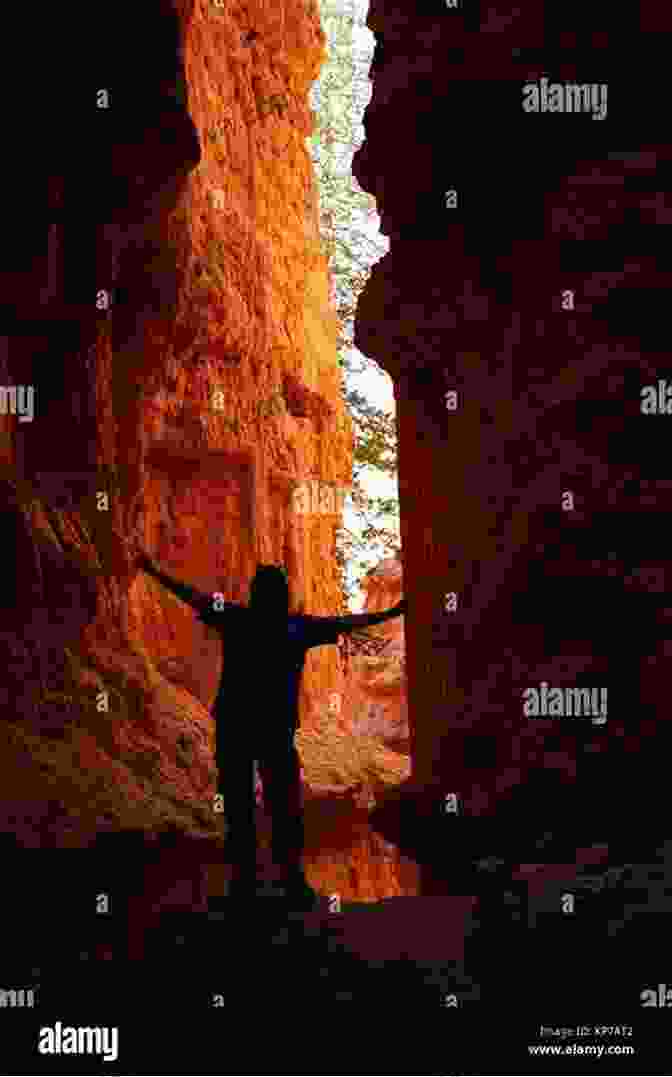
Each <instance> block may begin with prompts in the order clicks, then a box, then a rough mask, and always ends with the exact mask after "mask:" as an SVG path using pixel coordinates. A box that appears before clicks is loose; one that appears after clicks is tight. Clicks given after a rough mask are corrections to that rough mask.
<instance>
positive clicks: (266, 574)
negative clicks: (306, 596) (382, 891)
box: [250, 565, 289, 617]
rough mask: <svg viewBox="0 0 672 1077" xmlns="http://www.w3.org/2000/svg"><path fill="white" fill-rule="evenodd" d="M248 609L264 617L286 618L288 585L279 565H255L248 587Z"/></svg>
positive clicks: (284, 573)
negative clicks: (255, 568) (250, 583)
mask: <svg viewBox="0 0 672 1077" xmlns="http://www.w3.org/2000/svg"><path fill="white" fill-rule="evenodd" d="M250 609H251V610H252V611H253V612H254V613H259V614H261V615H262V616H264V617H266V616H267V617H276V616H281V617H287V616H288V614H289V584H288V582H287V573H286V572H285V570H284V568H281V567H280V566H279V565H257V571H256V572H255V574H254V579H253V580H252V585H251V587H250Z"/></svg>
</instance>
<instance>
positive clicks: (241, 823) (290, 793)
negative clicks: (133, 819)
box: [139, 554, 406, 904]
mask: <svg viewBox="0 0 672 1077" xmlns="http://www.w3.org/2000/svg"><path fill="white" fill-rule="evenodd" d="M139 566H140V568H143V569H144V570H145V571H146V572H149V573H151V574H152V575H153V576H155V577H156V579H158V580H159V581H160V582H161V583H163V584H164V586H166V587H167V588H168V589H169V590H170V591H172V592H173V594H175V595H177V596H178V598H181V599H182V600H183V601H184V602H188V603H189V605H191V606H193V608H194V609H195V610H196V611H197V613H198V615H199V617H200V619H201V621H203V622H204V623H205V624H206V625H209V626H211V627H214V628H216V629H217V630H218V631H219V632H220V634H221V635H222V638H223V640H224V641H225V650H224V669H223V671H222V679H221V683H220V686H219V690H218V693H217V698H216V700H215V705H214V715H215V722H216V731H217V741H216V743H217V748H216V752H217V755H216V759H217V766H218V768H219V786H218V788H219V791H220V793H221V794H222V796H223V798H224V808H225V814H226V816H227V821H228V824H229V831H228V836H227V841H228V845H229V850H230V855H231V861H232V864H233V866H234V878H233V880H232V887H231V893H235V894H243V895H245V894H253V893H254V890H255V882H256V833H255V815H254V806H255V803H254V802H255V797H254V773H253V771H254V760H255V759H256V760H257V763H258V766H259V771H260V774H261V779H262V782H263V786H264V799H265V802H266V804H267V805H268V807H269V810H270V813H271V819H272V824H273V837H272V851H273V859H274V861H275V863H276V864H277V865H278V866H279V865H282V866H283V869H284V874H285V879H284V881H285V885H286V890H287V894H288V896H289V897H290V898H291V899H292V900H293V901H296V902H297V903H300V904H303V903H304V902H310V901H311V900H314V899H315V897H316V895H315V893H314V891H312V890H311V888H310V887H309V886H308V884H307V882H306V880H305V878H304V875H303V870H302V864H301V855H302V852H303V812H302V805H301V777H300V764H299V758H298V754H297V751H296V749H295V747H294V734H295V732H296V729H297V726H298V721H299V713H298V708H299V686H300V682H301V673H302V671H303V666H304V662H305V658H306V651H307V650H308V648H309V647H319V646H321V645H324V644H333V643H337V641H338V637H339V636H340V635H341V634H342V633H345V632H352V631H354V630H355V629H358V628H367V627H369V626H370V625H377V624H381V623H382V622H383V621H387V620H388V619H389V618H391V617H399V616H400V615H401V614H402V613H405V612H406V600H405V599H403V600H402V601H401V602H400V603H399V604H398V605H397V606H395V607H394V608H393V609H390V610H385V611H383V612H381V613H361V614H351V615H349V616H345V617H313V616H309V615H307V614H290V612H289V589H288V586H287V577H286V574H285V572H284V570H283V569H281V568H279V567H277V566H274V565H258V566H257V571H256V574H255V576H254V579H253V580H252V586H251V590H250V602H249V606H242V605H238V604H236V603H233V602H222V601H221V600H220V601H219V602H218V605H220V606H223V608H222V609H219V610H216V609H215V608H214V605H215V602H214V599H213V596H212V594H204V593H203V592H201V591H197V590H195V589H194V588H193V587H189V586H188V585H187V584H184V583H179V582H178V581H177V580H174V579H172V577H170V576H167V575H166V574H165V573H164V572H161V570H160V569H158V568H157V567H156V565H155V564H154V563H153V562H152V560H151V559H150V558H149V557H148V556H147V555H146V554H143V556H142V557H141V558H140V560H139Z"/></svg>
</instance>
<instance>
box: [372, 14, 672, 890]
mask: <svg viewBox="0 0 672 1077" xmlns="http://www.w3.org/2000/svg"><path fill="white" fill-rule="evenodd" d="M486 6H487V11H486ZM671 22H672V20H671V19H670V16H669V13H667V12H665V11H662V10H661V9H660V8H659V7H657V6H656V5H655V4H653V3H649V2H645V3H643V4H630V3H625V4H621V5H619V7H618V8H616V7H615V6H614V5H593V6H592V7H590V8H587V7H586V5H581V4H576V3H568V4H561V5H557V4H555V5H543V4H539V3H537V2H536V0H535V2H527V0H524V2H522V3H520V4H518V5H517V6H516V9H515V11H513V10H508V9H507V11H506V13H504V12H501V11H500V10H499V9H497V8H496V7H493V6H492V5H479V4H478V3H474V4H471V3H467V2H466V0H457V2H455V3H449V4H446V3H436V4H434V3H431V2H429V3H426V4H423V5H416V4H411V3H405V2H404V0H372V2H371V5H370V9H369V15H368V20H367V25H368V26H369V28H370V29H371V30H372V31H373V33H374V34H375V37H376V50H375V53H374V58H373V63H372V66H371V79H372V81H373V93H372V98H371V101H370V104H369V105H368V107H367V109H366V114H365V119H364V126H365V131H366V140H365V142H364V143H363V145H362V147H361V148H360V149H359V150H358V152H357V154H356V155H355V160H354V166H353V172H354V175H355V177H356V178H357V180H358V181H359V183H360V185H361V186H362V187H363V188H364V189H365V190H366V191H368V192H371V193H372V194H374V195H375V196H376V199H377V205H378V212H379V214H380V217H381V230H382V232H383V233H384V234H385V235H387V236H389V238H390V251H389V253H387V254H386V255H385V256H384V257H383V258H382V259H381V260H380V261H379V262H378V263H377V264H376V265H375V267H374V269H373V271H372V273H371V276H370V278H369V280H368V282H367V284H366V287H365V289H364V291H363V292H362V294H361V296H360V299H359V305H358V312H357V317H356V332H355V343H356V346H357V347H358V348H359V349H360V350H361V351H363V352H364V353H365V354H367V355H368V356H370V357H372V358H374V359H375V360H376V361H377V362H378V363H380V365H381V366H382V367H384V368H385V369H386V370H387V371H388V373H389V374H390V375H391V376H392V378H393V380H394V384H395V396H396V400H397V408H398V421H399V484H400V507H401V532H402V539H403V557H404V580H405V589H406V593H407V596H408V613H407V617H406V621H407V629H408V631H407V636H406V640H407V677H408V707H409V722H410V741H411V757H412V768H413V773H412V776H411V778H410V779H409V781H408V782H407V783H405V786H404V788H403V790H401V791H400V793H399V795H398V796H397V797H396V798H388V799H387V802H386V803H385V804H384V805H383V806H381V807H380V808H379V810H378V811H377V812H375V813H374V816H373V818H374V823H375V825H376V826H377V827H378V828H379V829H380V830H381V831H382V833H384V834H385V835H386V837H388V838H390V839H391V840H393V841H395V840H396V841H399V842H400V843H401V846H402V849H404V850H405V851H406V852H407V853H408V854H409V855H411V856H415V857H417V859H418V860H419V861H420V862H421V863H422V865H423V893H434V892H436V893H445V892H446V891H447V890H450V889H451V888H453V889H454V888H456V887H458V886H462V885H464V880H463V879H461V878H460V871H461V867H460V864H461V857H462V854H464V858H466V861H469V860H470V859H474V858H475V857H477V856H479V855H485V854H500V855H501V856H502V857H504V858H509V859H511V860H513V861H517V860H518V861H520V860H528V861H535V860H538V861H543V860H547V861H551V860H557V859H558V857H559V858H560V859H562V858H563V855H564V853H567V851H569V858H570V859H572V860H573V856H574V854H573V850H574V849H575V848H576V847H577V846H582V845H583V846H590V845H591V844H592V843H593V842H595V841H598V842H599V841H601V840H605V839H606V840H608V841H609V842H610V844H612V843H613V844H614V845H615V846H618V845H619V843H620V846H621V849H623V848H624V847H625V846H626V845H627V843H628V841H631V842H637V841H641V840H647V841H649V840H655V835H656V834H658V827H659V825H662V823H661V821H662V820H664V816H665V811H664V808H663V807H662V803H661V795H662V793H661V790H662V789H663V788H664V784H665V783H664V768H665V766H666V762H667V758H668V751H667V735H666V733H665V729H666V724H665V721H664V719H665V718H666V710H667V703H666V693H665V686H664V672H663V670H664V660H665V658H666V657H667V656H668V651H669V642H668V636H669V629H668V627H667V626H668V624H669V609H667V608H666V607H667V606H668V604H669V603H668V598H667V596H668V594H669V591H670V579H669V555H668V551H667V546H668V540H667V534H668V527H667V523H668V521H669V512H670V508H671V505H670V489H671V487H670V482H669V479H668V478H667V476H666V470H665V466H664V463H663V461H664V460H665V459H666V456H667V450H666V446H667V441H668V435H667V432H666V431H667V427H666V423H667V422H669V421H670V420H669V419H666V418H665V417H664V413H663V411H661V410H659V412H658V414H655V413H651V412H650V413H649V414H646V413H644V412H643V410H642V409H641V408H640V404H641V403H642V390H643V389H644V387H646V386H653V387H654V391H655V387H656V385H657V384H658V381H659V380H660V379H663V380H664V379H665V378H666V377H667V378H668V383H669V378H670V373H671V370H672V368H670V360H669V344H670V340H669V337H670V332H669V326H668V322H667V319H666V318H665V316H664V313H665V307H666V303H667V296H668V294H669V292H668V290H669V288H670V286H671V285H672V273H671V272H670V271H671V269H672V267H671V266H670V263H669V256H668V254H667V253H666V251H667V244H666V236H667V233H666V230H665V227H664V225H666V224H668V223H669V197H670V195H669V192H670V189H671V184H670V174H671V173H670V159H671V156H672V151H671V149H670V145H669V144H668V143H666V142H665V138H666V131H667V118H666V117H665V114H664V110H663V108H662V106H661V104H660V102H661V100H662V98H663V97H664V93H665V91H664V88H663V84H662V82H661V81H660V80H661V77H662V76H661V74H660V72H661V71H662V68H663V66H664V65H663V56H664V54H665V51H666V50H667V48H668V47H669V41H670V38H669V31H670V29H671ZM546 76H547V77H548V82H549V83H558V82H560V83H562V84H564V83H572V82H574V83H577V84H580V85H584V84H585V85H588V86H589V87H590V86H595V87H597V88H598V90H599V88H600V87H602V86H605V85H606V86H607V87H608V109H607V110H606V114H605V115H603V116H599V115H597V114H596V113H595V112H592V113H589V112H588V111H586V110H585V109H584V111H583V112H582V113H581V114H579V113H577V112H576V111H574V112H571V111H569V110H566V111H565V113H564V114H562V115H560V114H558V111H559V109H558V107H557V98H554V101H555V107H551V106H550V105H549V107H548V108H544V109H543V110H542V108H541V106H540V105H539V102H540V101H541V100H542V98H541V97H539V96H538V98H537V103H538V105H539V107H538V110H537V113H536V114H534V113H533V112H530V111H529V110H526V109H524V108H523V107H522V100H523V97H522V92H523V88H524V87H525V86H526V85H527V84H530V83H532V84H534V85H536V86H537V87H538V85H539V83H540V80H541V79H542V77H546ZM525 92H526V93H529V92H530V91H525ZM537 92H538V94H540V92H541V91H539V90H537ZM600 92H601V91H600ZM528 100H529V98H528ZM553 112H555V113H556V114H553ZM476 132H477V136H476V137H475V133H476ZM402 162H403V163H404V167H401V163H402ZM406 162H409V163H410V164H409V167H406ZM542 682H545V683H546V685H547V686H548V687H549V688H555V689H560V690H561V693H560V698H561V700H564V699H565V695H564V691H565V689H567V688H585V689H593V688H595V689H598V691H599V692H600V693H601V692H602V691H603V690H605V689H606V690H607V700H608V703H607V711H608V716H607V720H606V722H593V721H592V720H591V719H590V718H586V717H584V718H571V717H558V715H559V714H561V713H562V712H561V711H558V710H557V709H556V710H555V711H546V712H545V714H544V713H542V714H541V715H540V716H539V717H536V718H535V717H529V716H528V715H527V714H525V713H524V711H523V699H524V698H525V699H527V698H528V697H524V696H523V693H524V692H526V691H527V690H528V689H530V688H535V689H537V690H540V685H541V684H542ZM601 698H603V697H601V696H600V699H601ZM528 713H529V712H528ZM667 725H669V723H667ZM659 809H660V811H659ZM656 820H657V821H658V822H656ZM628 835H630V837H628ZM631 852H632V850H631ZM624 855H625V854H624ZM565 859H567V857H565ZM467 885H471V884H467ZM467 892H473V891H469V890H468V891H467Z"/></svg>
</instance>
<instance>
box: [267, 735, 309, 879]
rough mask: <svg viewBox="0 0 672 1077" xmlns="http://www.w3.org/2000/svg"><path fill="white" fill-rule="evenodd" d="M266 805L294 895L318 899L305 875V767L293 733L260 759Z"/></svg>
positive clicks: (278, 860)
mask: <svg viewBox="0 0 672 1077" xmlns="http://www.w3.org/2000/svg"><path fill="white" fill-rule="evenodd" d="M259 771H260V773H261V780H262V782H263V785H264V802H265V804H266V806H267V809H268V811H269V812H270V815H271V819H272V825H273V837H272V853H273V860H274V863H275V864H276V866H277V867H278V868H279V869H280V871H281V874H282V876H283V879H284V882H285V887H286V889H287V891H288V893H289V894H290V896H292V897H294V896H297V897H299V898H303V897H305V898H306V899H308V898H310V899H314V898H315V894H314V892H313V891H312V890H311V889H310V888H309V887H308V884H307V883H306V880H305V877H304V874H303V864H302V854H303V805H302V795H301V764H300V761H299V757H298V753H297V751H296V748H295V747H294V735H293V731H292V733H291V735H290V734H286V735H284V736H279V737H275V738H272V739H270V740H269V741H267V742H266V744H265V745H264V750H263V752H262V753H261V756H260V758H259Z"/></svg>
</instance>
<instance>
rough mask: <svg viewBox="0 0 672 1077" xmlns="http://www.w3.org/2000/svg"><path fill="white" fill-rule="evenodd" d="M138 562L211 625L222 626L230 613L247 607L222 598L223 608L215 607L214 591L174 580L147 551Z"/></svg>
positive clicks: (139, 565) (205, 622) (221, 605)
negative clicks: (198, 588)
mask: <svg viewBox="0 0 672 1077" xmlns="http://www.w3.org/2000/svg"><path fill="white" fill-rule="evenodd" d="M137 563H138V567H139V568H141V569H143V570H144V571H145V572H148V573H149V574H150V575H151V576H154V578H155V579H157V580H159V582H160V583H162V584H163V585H164V587H167V589H168V590H169V591H172V593H173V594H174V595H177V597H178V598H181V599H182V601H183V602H186V603H188V605H190V606H191V607H192V608H193V609H194V610H195V611H196V613H197V614H198V616H199V618H200V620H201V621H203V623H204V624H206V625H208V626H210V627H213V626H214V627H216V628H221V626H222V624H223V623H224V618H225V617H226V615H227V614H228V613H230V612H231V611H234V612H237V611H239V610H244V609H245V608H246V607H245V606H239V605H237V604H236V603H235V602H224V603H223V604H222V602H221V600H218V602H217V605H218V606H220V607H222V608H220V609H217V608H215V596H214V594H213V593H212V592H208V591H199V590H197V589H196V588H195V587H190V586H189V584H188V583H181V582H180V581H179V580H174V579H173V577H172V576H168V575H167V574H166V573H165V572H162V571H161V569H160V568H159V567H158V565H156V564H155V563H154V562H153V561H152V559H151V557H150V556H149V555H148V554H147V553H144V552H143V553H142V555H141V556H140V557H139V558H138V562H137Z"/></svg>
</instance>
